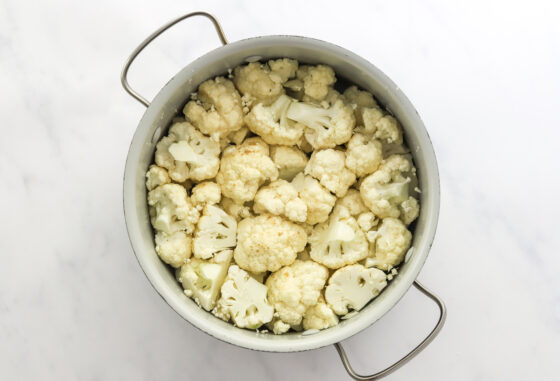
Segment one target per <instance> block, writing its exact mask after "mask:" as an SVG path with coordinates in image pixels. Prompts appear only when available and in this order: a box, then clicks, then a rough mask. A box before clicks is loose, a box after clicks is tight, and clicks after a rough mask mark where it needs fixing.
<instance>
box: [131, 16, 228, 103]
mask: <svg viewBox="0 0 560 381" xmlns="http://www.w3.org/2000/svg"><path fill="white" fill-rule="evenodd" d="M193 16H203V17H206V18H207V19H209V20H210V21H212V24H214V28H215V29H216V33H217V34H218V37H219V38H220V41H221V42H222V45H226V44H227V43H228V42H227V39H226V36H225V35H224V31H223V30H222V26H221V25H220V23H219V22H218V20H216V18H215V17H214V16H212V15H211V14H210V13H206V12H192V13H187V14H186V15H183V16H180V17H177V18H176V19H174V20H171V21H169V22H168V23H167V24H165V25H163V26H162V27H161V28H159V29H158V30H156V31H155V32H154V33H152V34H150V35H149V36H148V38H146V39H145V40H144V41H142V42H141V43H140V45H138V47H137V48H136V49H134V51H133V52H132V54H131V55H130V57H128V59H127V60H126V62H125V64H124V67H123V69H122V72H121V83H122V85H123V87H124V89H125V90H126V92H127V93H129V94H130V95H131V96H132V97H133V98H134V99H136V100H137V101H138V102H140V103H142V104H143V105H144V106H146V107H148V106H149V105H150V102H148V101H147V100H146V98H144V97H143V96H141V95H140V94H138V93H137V92H136V91H135V90H133V89H132V88H131V87H130V85H129V84H128V78H127V75H128V69H129V68H130V65H131V64H132V62H134V60H135V59H136V57H137V56H138V54H139V53H140V52H141V51H142V50H144V48H145V47H146V46H148V45H149V44H150V42H152V41H153V40H155V38H156V37H157V36H159V35H160V34H162V33H163V32H165V31H166V30H167V29H169V28H171V27H172V26H173V25H175V24H177V23H178V22H180V21H183V20H185V19H188V18H190V17H193Z"/></svg>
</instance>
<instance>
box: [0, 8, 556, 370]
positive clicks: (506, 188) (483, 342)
mask: <svg viewBox="0 0 560 381" xmlns="http://www.w3.org/2000/svg"><path fill="white" fill-rule="evenodd" d="M335 4H337V5H335ZM192 10H208V11H210V12H212V13H214V14H215V15H216V16H217V17H218V18H219V19H220V21H221V22H222V23H223V27H224V30H225V32H226V34H227V36H228V38H229V39H230V40H232V41H235V40H239V39H243V38H246V37H251V36H257V35H264V34H298V35H305V36H310V37H316V38H320V39H323V40H327V41H331V42H334V43H336V44H339V45H342V46H344V47H346V48H348V49H350V50H352V51H354V52H356V53H358V54H359V55H361V56H363V57H365V58H366V59H368V60H370V61H371V62H373V63H374V64H375V65H376V66H378V67H379V68H380V69H381V70H383V71H384V72H385V73H386V74H388V75H389V76H390V77H391V78H392V79H393V80H394V81H395V82H396V83H397V84H398V85H399V86H400V87H401V88H402V89H403V91H404V92H405V93H406V94H407V95H408V97H409V98H410V99H411V100H412V102H413V103H414V104H415V106H416V107H417V109H418V110H419V112H420V114H421V116H422V117H423V119H424V121H425V124H426V126H427V128H428V130H429V133H430V135H431V137H432V139H433V143H434V146H435V150H436V153H437V157H438V160H439V165H440V171H441V189H442V200H441V203H442V205H441V215H440V223H439V229H438V233H437V236H436V240H435V244H434V246H433V248H432V251H431V254H430V256H429V258H428V261H427V262H426V265H425V267H424V269H423V271H422V273H421V274H420V277H419V279H420V280H421V281H422V282H423V283H424V284H425V285H426V286H427V287H429V288H431V289H433V290H434V291H436V292H437V293H438V294H439V295H441V297H442V298H443V299H444V300H445V302H446V303H447V306H448V308H449V317H448V321H447V324H446V326H445V327H444V329H443V331H442V332H441V334H440V336H439V337H438V338H437V339H436V340H435V341H434V342H433V343H432V344H431V345H430V346H429V347H428V348H427V349H426V350H425V351H424V352H423V353H421V354H420V355H419V356H418V357H417V358H415V359H414V360H413V361H411V362H410V363H409V364H407V365H406V366H405V367H404V368H402V369H400V370H399V371H397V372H396V373H394V374H393V375H391V376H389V377H388V378H387V379H390V380H427V379H430V380H449V379H453V380H456V381H458V380H498V379H508V380H525V379H543V380H552V379H555V378H557V377H558V371H559V370H560V366H559V362H558V348H559V347H560V281H558V271H559V270H560V266H559V265H560V255H559V254H558V252H559V250H558V248H559V247H560V234H559V233H558V232H555V231H554V229H555V227H556V226H557V221H558V216H559V215H560V202H559V201H558V192H559V191H560V177H559V173H560V159H558V155H557V147H558V140H559V139H560V130H559V127H560V112H559V106H560V104H559V100H560V75H559V74H558V68H559V67H560V27H559V24H558V21H557V17H556V16H557V15H558V13H559V11H560V8H559V5H558V3H557V2H552V1H548V2H547V1H536V2H532V3H531V4H528V3H525V4H524V3H522V2H511V1H492V2H487V1H482V0H477V1H470V2H466V3H464V4H458V3H454V4H451V3H450V2H446V1H435V0H431V1H423V2H417V1H412V0H411V1H404V0H402V1H392V2H387V1H374V2H371V1H361V2H358V1H351V2H344V3H334V2H333V3H328V2H326V1H305V2H304V1H286V2H276V3H275V4H271V3H269V2H264V1H256V0H247V1H239V2H227V3H226V2H219V1H214V0H206V1H187V2H178V1H169V0H165V1H163V0H162V1H158V2H153V1H150V2H148V1H131V0H126V1H119V2H116V1H108V0H99V1H95V2H74V1H70V0H67V1H64V0H57V1H53V2H23V1H16V0H4V1H2V2H0V89H1V90H2V91H0V115H1V116H2V122H1V123H0V126H1V127H0V128H1V138H0V178H1V179H2V190H1V191H0V192H1V193H0V194H1V197H0V200H1V201H0V203H1V209H2V212H1V214H2V222H0V226H1V229H0V255H1V259H2V266H0V378H2V379H4V380H16V379H22V380H31V379H42V380H45V379H51V380H55V379H56V380H128V379H134V380H195V379H199V380H219V379H227V380H231V381H234V380H287V379H289V380H293V381H297V380H345V379H349V378H348V376H347V375H346V373H345V371H344V369H343V368H342V365H341V364H340V361H339V359H338V356H337V354H336V351H335V350H334V348H333V347H327V348H323V349H320V350H314V351H310V352H305V353H293V354H270V353H260V352H253V351H248V350H244V349H240V348H237V347H234V346H231V345H229V344H224V343H222V342H219V341H217V340H215V339H213V338H211V337H209V336H207V335H206V334H203V333H201V332H200V331H198V330H197V329H195V328H193V327H192V326H191V325H189V324H188V323H186V322H185V321H184V320H182V319H181V318H180V317H179V316H178V315H177V314H176V313H175V312H173V310H172V309H171V308H169V307H168V306H167V305H166V304H165V302H164V301H163V300H162V299H161V298H159V297H158V295H157V294H156V293H155V292H154V290H153V289H152V287H151V286H150V284H149V283H148V281H147V280H146V278H145V276H144V274H143V273H142V271H141V269H140V267H139V266H138V264H137V263H136V259H135V257H134V255H133V253H132V250H131V247H130V245H129V242H128V238H127V234H126V229H125V224H124V219H123V212H122V195H121V190H122V175H123V168H124V161H125V157H126V153H127V149H128V144H129V142H130V140H131V137H132V134H133V133H134V130H135V128H136V125H137V123H138V121H139V119H140V117H141V116H142V113H143V112H144V108H143V107H142V106H141V105H140V104H139V103H137V102H136V101H134V100H133V99H132V98H130V97H129V96H128V95H127V94H126V93H125V92H124V91H123V89H122V88H121V86H120V83H119V74H120V70H121V66H122V64H123V63H124V61H125V59H126V57H127V56H128V54H129V53H130V52H131V51H132V50H133V49H134V47H135V46H136V45H137V44H138V43H139V42H140V41H141V40H142V39H143V38H144V37H146V36H147V35H148V34H150V33H151V32H152V31H153V30H155V29H156V28H157V27H159V26H160V25H161V24H163V23H164V22H166V21H168V20H169V19H171V18H174V17H176V16H178V15H180V14H183V13H186V12H189V11H192ZM218 43H219V42H218V40H217V38H216V36H215V35H214V34H213V31H212V28H211V26H210V25H209V24H208V23H207V22H206V20H204V19H199V20H193V21H192V22H190V23H186V24H185V25H180V26H177V27H176V28H175V29H174V30H173V31H171V32H169V33H168V34H166V35H165V36H164V37H162V38H161V39H160V40H158V41H157V42H156V43H155V44H154V45H153V46H151V47H149V48H148V49H147V50H146V52H145V54H143V55H142V56H141V58H140V59H139V60H138V63H137V64H135V66H134V68H133V69H132V72H131V78H130V81H131V83H133V84H134V86H135V88H137V89H138V90H139V91H140V92H141V93H142V94H144V95H145V96H146V97H147V98H148V99H150V98H151V97H152V96H153V95H154V94H155V93H156V92H157V91H158V90H159V89H160V88H161V86H162V85H163V84H164V83H165V82H166V81H167V80H168V79H169V78H171V76H173V74H174V73H175V72H177V71H178V70H179V69H180V68H181V67H182V66H184V65H185V64H186V63H187V62H189V61H191V60H192V59H194V58H195V57H197V56H199V55H201V54H203V53H204V52H206V51H208V50H210V49H212V48H214V47H216V46H217V45H218ZM436 316H437V315H436V309H435V307H434V306H433V305H432V304H431V302H430V301H429V300H427V299H426V298H425V297H423V296H422V295H421V294H420V293H419V292H417V291H415V290H411V291H410V292H409V293H408V294H407V295H406V296H405V297H404V298H403V299H402V300H401V302H400V303H399V304H398V305H397V306H396V307H395V308H394V309H393V310H391V311H390V312H389V313H388V314H387V315H386V316H384V317H383V318H382V319H381V320H380V321H379V322H377V323H376V324H375V325H373V326H372V327H370V328H368V329H367V330H365V331H363V332H362V333H360V334H359V335H356V336H355V337H353V338H351V339H349V340H347V341H346V342H345V345H346V347H347V348H348V352H349V355H350V357H351V359H352V362H353V363H354V364H355V366H356V368H357V370H359V371H360V372H369V371H373V370H376V369H380V368H381V367H383V366H386V365H388V364H390V363H391V362H392V361H394V360H395V359H396V358H398V357H399V356H402V355H403V354H404V353H405V352H406V351H407V350H409V349H410V348H412V347H413V346H414V345H415V344H416V343H418V342H419V341H420V340H421V338H422V337H423V336H424V335H425V334H426V332H427V331H428V330H429V329H430V328H431V326H432V325H433V324H434V321H435V319H436Z"/></svg>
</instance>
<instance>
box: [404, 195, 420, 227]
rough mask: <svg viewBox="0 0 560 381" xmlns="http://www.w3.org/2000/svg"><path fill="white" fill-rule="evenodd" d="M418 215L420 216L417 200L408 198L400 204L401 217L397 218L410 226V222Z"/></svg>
mask: <svg viewBox="0 0 560 381" xmlns="http://www.w3.org/2000/svg"><path fill="white" fill-rule="evenodd" d="M418 214H420V205H419V204H418V200H416V199H415V198H414V197H409V198H408V199H407V200H404V201H403V203H402V204H401V215H400V217H399V218H400V219H401V221H402V222H404V224H405V225H410V224H411V223H412V221H414V220H415V219H416V218H418Z"/></svg>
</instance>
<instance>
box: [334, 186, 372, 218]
mask: <svg viewBox="0 0 560 381" xmlns="http://www.w3.org/2000/svg"><path fill="white" fill-rule="evenodd" d="M340 208H346V209H347V210H348V212H350V215H351V216H353V217H356V216H358V215H359V214H361V213H364V212H369V209H368V208H367V206H366V205H365V204H364V202H363V201H362V196H360V192H359V191H358V190H356V189H354V188H350V189H348V192H346V195H345V196H344V197H342V198H339V199H338V200H337V201H336V204H335V205H334V213H336V212H337V211H338V210H339V209H340Z"/></svg>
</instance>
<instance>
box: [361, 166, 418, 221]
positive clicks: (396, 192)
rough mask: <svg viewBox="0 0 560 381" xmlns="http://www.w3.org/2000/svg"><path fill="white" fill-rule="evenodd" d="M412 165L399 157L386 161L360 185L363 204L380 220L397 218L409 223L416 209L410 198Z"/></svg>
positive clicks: (416, 213) (416, 211) (416, 212)
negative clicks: (409, 173) (400, 217)
mask: <svg viewBox="0 0 560 381" xmlns="http://www.w3.org/2000/svg"><path fill="white" fill-rule="evenodd" d="M410 170H411V162H410V161H408V160H407V159H406V158H405V157H403V156H401V155H393V156H391V157H389V158H388V159H387V160H385V161H384V162H383V163H382V164H381V165H380V166H379V169H378V170H377V171H375V172H374V173H372V174H371V175H369V176H368V177H366V178H365V179H364V180H363V181H362V183H361V185H360V195H361V196H362V200H363V201H364V204H366V206H367V207H368V208H369V209H370V210H371V211H372V212H373V213H375V215H376V216H378V217H379V218H386V217H395V218H396V217H399V216H401V214H402V215H403V218H405V219H406V222H407V223H410V222H412V220H414V219H415V218H416V217H417V215H418V210H419V208H418V207H417V206H418V205H417V203H415V202H414V201H411V200H410V199H411V198H413V197H412V196H410V195H409V188H410V182H411V177H410V176H409V175H408V173H407V172H409V171H410Z"/></svg>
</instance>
